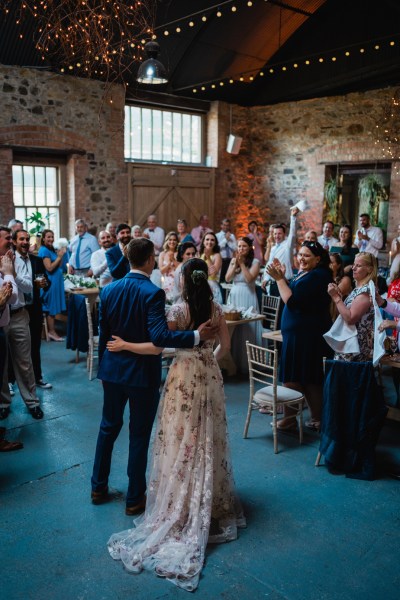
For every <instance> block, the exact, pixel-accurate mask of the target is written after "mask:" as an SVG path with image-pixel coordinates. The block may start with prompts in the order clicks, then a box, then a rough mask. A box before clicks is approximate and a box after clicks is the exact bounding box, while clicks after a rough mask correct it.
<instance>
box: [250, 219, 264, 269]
mask: <svg viewBox="0 0 400 600" xmlns="http://www.w3.org/2000/svg"><path fill="white" fill-rule="evenodd" d="M248 228H249V232H250V233H249V234H248V235H247V237H248V239H250V240H251V241H252V242H253V247H254V256H255V258H256V259H257V260H258V262H259V263H260V265H263V264H264V244H265V235H264V234H263V233H262V231H260V228H259V226H258V223H257V221H250V223H249V225H248Z"/></svg>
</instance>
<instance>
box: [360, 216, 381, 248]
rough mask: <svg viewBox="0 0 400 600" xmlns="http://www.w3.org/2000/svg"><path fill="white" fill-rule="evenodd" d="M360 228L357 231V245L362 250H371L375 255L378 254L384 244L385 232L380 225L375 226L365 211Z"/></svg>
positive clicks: (361, 217)
mask: <svg viewBox="0 0 400 600" xmlns="http://www.w3.org/2000/svg"><path fill="white" fill-rule="evenodd" d="M359 218H360V229H358V231H357V233H356V237H355V240H354V243H355V245H356V246H357V248H358V249H359V250H360V252H369V253H370V254H372V255H373V256H378V254H379V250H381V248H382V246H383V233H382V229H381V228H380V227H373V226H372V225H371V221H370V218H369V215H367V214H366V213H363V214H362V215H360V217H359Z"/></svg>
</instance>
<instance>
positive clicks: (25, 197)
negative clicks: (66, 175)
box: [13, 165, 60, 238]
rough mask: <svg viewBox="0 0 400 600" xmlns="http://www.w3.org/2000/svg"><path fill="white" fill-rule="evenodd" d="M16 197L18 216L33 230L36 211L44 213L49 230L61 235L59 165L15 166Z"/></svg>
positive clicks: (14, 184) (55, 234) (14, 189)
mask: <svg viewBox="0 0 400 600" xmlns="http://www.w3.org/2000/svg"><path fill="white" fill-rule="evenodd" d="M13 200H14V207H15V218H16V219H19V220H20V221H22V222H23V223H24V226H25V227H26V228H27V229H28V230H29V229H31V228H32V227H33V226H34V225H33V224H32V225H31V224H30V223H28V222H27V219H28V218H29V217H30V216H31V215H32V213H35V212H40V213H41V215H42V220H43V221H45V223H46V229H52V230H53V231H54V236H55V238H58V237H60V209H59V206H60V185H59V169H58V167H49V166H41V165H40V166H39V165H13Z"/></svg>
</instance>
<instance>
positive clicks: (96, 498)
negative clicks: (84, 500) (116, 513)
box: [90, 487, 109, 504]
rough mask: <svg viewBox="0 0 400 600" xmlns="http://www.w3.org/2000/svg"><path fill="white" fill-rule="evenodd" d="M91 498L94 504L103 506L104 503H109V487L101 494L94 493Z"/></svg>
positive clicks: (100, 492)
mask: <svg viewBox="0 0 400 600" xmlns="http://www.w3.org/2000/svg"><path fill="white" fill-rule="evenodd" d="M90 497H91V499H92V504H103V503H104V502H107V501H108V500H109V495H108V487H106V488H105V489H104V490H100V491H99V492H95V491H92V493H91V495H90Z"/></svg>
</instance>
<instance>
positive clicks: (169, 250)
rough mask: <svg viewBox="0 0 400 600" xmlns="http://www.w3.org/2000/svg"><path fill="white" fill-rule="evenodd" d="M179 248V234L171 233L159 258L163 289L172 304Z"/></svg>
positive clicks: (167, 236) (166, 238)
mask: <svg viewBox="0 0 400 600" xmlns="http://www.w3.org/2000/svg"><path fill="white" fill-rule="evenodd" d="M177 248H178V234H177V233H175V231H170V232H169V233H167V235H166V237H165V242H164V246H163V250H162V252H161V253H160V256H159V258H158V268H159V269H160V273H161V287H162V289H163V290H164V292H165V296H166V298H167V302H169V303H170V304H172V302H173V296H174V273H175V269H176V268H177V266H178V264H179V263H178V261H177V260H176V253H177Z"/></svg>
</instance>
